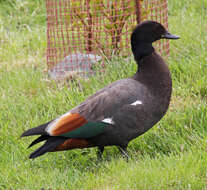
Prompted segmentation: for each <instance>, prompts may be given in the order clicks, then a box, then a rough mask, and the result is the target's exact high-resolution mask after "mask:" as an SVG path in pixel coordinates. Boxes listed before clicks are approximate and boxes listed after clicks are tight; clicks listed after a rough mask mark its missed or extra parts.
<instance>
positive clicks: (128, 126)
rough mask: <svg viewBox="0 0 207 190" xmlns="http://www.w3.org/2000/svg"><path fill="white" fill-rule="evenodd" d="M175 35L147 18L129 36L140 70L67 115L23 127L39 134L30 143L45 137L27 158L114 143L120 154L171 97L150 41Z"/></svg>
mask: <svg viewBox="0 0 207 190" xmlns="http://www.w3.org/2000/svg"><path fill="white" fill-rule="evenodd" d="M162 38H166V39H178V38H179V37H177V36H174V35H172V34H170V33H169V32H168V31H167V30H166V29H165V28H164V27H163V26H162V25H161V24H160V23H157V22H155V21H145V22H142V23H141V24H139V25H138V26H137V27H136V28H135V29H134V31H133V33H132V35H131V48H132V52H133V54H134V57H135V60H136V62H137V64H138V70H137V72H136V73H135V74H134V76H132V77H129V78H126V79H122V80H118V81H116V82H113V83H112V84H110V85H108V86H106V87H105V88H103V89H101V90H99V91H97V92H96V93H95V94H94V95H92V96H90V97H89V98H87V99H86V100H85V101H84V102H83V103H81V104H80V105H78V106H77V107H75V108H73V109H71V110H70V111H69V112H67V113H66V114H64V115H62V116H60V117H58V118H56V119H54V120H52V121H49V122H48V123H46V124H43V125H40V126H38V127H36V128H32V129H29V130H27V131H26V132H24V133H23V134H22V135H21V136H22V137H25V136H32V135H41V136H40V137H39V138H37V139H36V140H34V141H33V142H32V143H31V144H30V146H29V147H31V146H33V145H35V144H37V143H39V142H41V141H46V142H45V144H43V145H42V146H41V147H40V148H38V149H37V150H36V151H34V152H33V153H32V154H31V155H30V158H35V157H38V156H41V155H43V154H45V153H46V152H54V151H62V150H70V149H74V148H88V147H98V149H99V151H98V157H100V158H101V155H102V153H103V151H104V147H105V146H110V145H116V146H118V148H119V149H120V151H121V152H122V154H123V155H125V154H126V149H127V145H128V143H129V142H130V141H131V140H132V139H134V138H136V137H138V136H140V135H141V134H143V133H145V132H146V131H148V130H149V129H150V128H151V127H152V126H153V125H155V124H156V123H157V122H158V121H160V119H161V118H162V117H163V116H164V115H165V113H166V111H167V109H168V106H169V103H170V97H171V91H172V81H171V76H170V71H169V69H168V66H167V65H166V64H165V62H164V60H163V59H162V58H161V56H159V55H158V54H157V53H156V52H155V49H154V48H153V47H152V43H153V42H155V41H156V40H159V39H162Z"/></svg>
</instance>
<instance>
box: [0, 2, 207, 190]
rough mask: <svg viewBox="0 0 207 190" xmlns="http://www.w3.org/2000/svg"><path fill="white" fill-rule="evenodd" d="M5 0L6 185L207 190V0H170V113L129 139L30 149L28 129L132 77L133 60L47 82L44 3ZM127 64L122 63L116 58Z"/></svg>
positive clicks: (0, 47) (2, 140)
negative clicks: (125, 151)
mask: <svg viewBox="0 0 207 190" xmlns="http://www.w3.org/2000/svg"><path fill="white" fill-rule="evenodd" d="M14 2H15V1H12V0H10V1H6V0H4V1H3V0H0V134H1V135H0V150H1V153H0V171H1V172H0V189H12V190H13V189H14V190H17V189H19V190H20V189H21V190H23V189H25V190H30V189H32V190H40V189H41V188H44V189H45V190H49V189H50V190H53V189H61V190H62V189H93V190H95V189H97V190H100V189H117V190H118V189H123V190H125V189H152V190H154V189H160V190H161V189H172V190H174V189H196V190H197V189H207V165H206V162H207V152H206V150H207V57H206V52H207V46H206V41H207V32H206V29H207V14H206V10H207V0H202V1H195V0H183V1H175V2H174V1H169V30H170V32H171V33H173V34H176V35H179V36H180V37H181V39H180V40H177V41H172V42H171V55H170V57H169V58H168V60H167V61H168V63H169V66H170V70H171V72H172V77H173V97H172V101H171V106H170V109H169V111H168V113H167V115H166V116H165V117H164V118H163V119H162V120H161V122H159V123H158V124H157V125H156V126H155V127H153V128H152V129H151V130H150V131H149V132H147V133H145V134H144V135H142V136H141V137H139V138H137V139H135V140H134V141H132V142H131V143H130V145H129V152H130V156H131V159H130V160H129V162H128V163H127V162H125V160H123V159H122V158H121V156H120V154H119V153H118V150H117V149H116V148H114V147H109V148H107V149H106V151H105V152H104V160H103V161H102V162H99V163H98V162H97V159H96V149H95V148H92V149H85V150H73V151H67V152H58V153H49V154H47V155H45V156H42V157H39V158H37V159H35V160H29V159H28V155H29V153H31V151H32V150H34V149H35V148H36V147H34V148H33V149H31V150H27V149H26V147H27V146H28V145H29V143H30V142H31V140H32V138H30V139H26V138H25V139H20V138H19V136H20V135H21V133H22V132H23V131H24V130H26V129H29V128H31V127H34V126H37V125H39V124H41V123H44V122H46V121H48V120H50V119H52V118H55V117H57V116H58V115H60V114H63V113H65V112H66V111H68V110H69V109H71V108H72V107H73V106H75V105H77V104H79V103H80V102H82V101H83V100H84V99H85V98H86V97H87V96H89V95H91V94H93V93H94V92H95V91H97V90H98V89H100V88H102V87H103V86H105V85H106V84H109V83H111V82H112V81H114V80H117V79H119V78H124V77H127V76H128V75H132V73H133V72H134V71H135V70H136V65H135V63H134V61H133V59H128V60H113V61H111V62H110V66H108V68H107V71H106V73H107V75H100V76H96V77H94V78H91V79H90V81H82V82H81V84H82V90H80V89H79V88H77V87H76V86H75V85H74V84H71V85H72V88H71V86H70V88H71V90H70V91H69V90H68V84H61V85H57V84H56V83H54V82H52V81H48V80H47V76H46V75H45V73H44V72H43V70H44V69H45V68H46V64H45V48H46V34H45V31H46V28H45V27H46V26H45V7H44V1H40V0H39V1H38V0H36V1H32V0H19V1H18V3H14ZM115 62H119V63H120V64H115Z"/></svg>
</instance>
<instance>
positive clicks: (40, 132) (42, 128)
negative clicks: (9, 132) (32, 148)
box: [21, 121, 51, 137]
mask: <svg viewBox="0 0 207 190" xmlns="http://www.w3.org/2000/svg"><path fill="white" fill-rule="evenodd" d="M49 123H51V121H49V122H47V123H45V124H42V125H40V126H38V127H35V128H32V129H29V130H27V131H25V132H24V133H23V134H22V135H21V137H26V136H32V135H44V134H45V135H46V134H47V133H46V131H45V129H46V127H47V126H48V124H49Z"/></svg>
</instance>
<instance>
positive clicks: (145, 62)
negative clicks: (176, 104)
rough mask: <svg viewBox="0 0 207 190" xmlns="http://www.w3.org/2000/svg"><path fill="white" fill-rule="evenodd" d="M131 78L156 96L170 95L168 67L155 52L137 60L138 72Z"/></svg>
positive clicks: (170, 84) (170, 82) (170, 85)
mask: <svg viewBox="0 0 207 190" xmlns="http://www.w3.org/2000/svg"><path fill="white" fill-rule="evenodd" d="M133 78H134V79H135V80H137V81H139V82H140V83H142V84H144V85H145V86H146V87H148V89H150V90H151V91H152V93H153V94H156V95H158V96H159V95H161V94H163V95H168V96H169V97H170V95H171V89H172V81H171V75H170V71H169V69H168V66H167V65H166V64H165V62H164V60H163V59H162V58H161V56H159V55H158V54H157V53H156V52H153V53H151V55H148V56H144V57H142V58H141V59H139V60H138V70H137V72H136V74H135V75H134V76H133ZM166 93H167V94H166Z"/></svg>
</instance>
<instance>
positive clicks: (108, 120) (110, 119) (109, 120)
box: [102, 118, 115, 125]
mask: <svg viewBox="0 0 207 190" xmlns="http://www.w3.org/2000/svg"><path fill="white" fill-rule="evenodd" d="M102 122H105V123H109V124H112V125H113V124H115V122H114V121H113V119H112V118H105V119H104V120H102Z"/></svg>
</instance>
